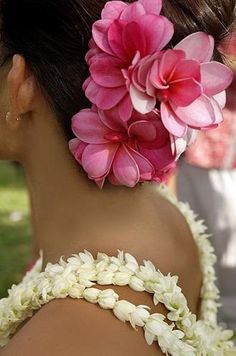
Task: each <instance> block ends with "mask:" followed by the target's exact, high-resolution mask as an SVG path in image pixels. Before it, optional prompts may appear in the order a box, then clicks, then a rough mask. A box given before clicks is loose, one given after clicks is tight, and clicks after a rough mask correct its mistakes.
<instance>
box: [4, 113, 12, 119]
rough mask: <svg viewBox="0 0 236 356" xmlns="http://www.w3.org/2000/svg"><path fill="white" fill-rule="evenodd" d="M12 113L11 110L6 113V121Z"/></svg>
mask: <svg viewBox="0 0 236 356" xmlns="http://www.w3.org/2000/svg"><path fill="white" fill-rule="evenodd" d="M10 115H11V112H10V111H8V112H7V113H6V118H5V119H6V121H7V120H8V119H9V117H10Z"/></svg>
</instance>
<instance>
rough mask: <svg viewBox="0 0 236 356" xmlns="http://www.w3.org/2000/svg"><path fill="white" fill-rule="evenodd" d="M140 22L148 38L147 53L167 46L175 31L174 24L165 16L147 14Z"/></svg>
mask: <svg viewBox="0 0 236 356" xmlns="http://www.w3.org/2000/svg"><path fill="white" fill-rule="evenodd" d="M138 23H139V25H140V28H141V32H142V34H143V36H144V38H145V39H146V55H149V54H153V53H155V52H157V51H159V50H161V49H162V48H163V47H165V46H166V45H167V43H169V41H170V40H171V38H172V36H173V33H174V28H173V24H172V23H171V22H170V21H169V20H167V19H166V18H165V17H163V16H156V15H145V16H142V17H141V19H140V20H139V21H138Z"/></svg>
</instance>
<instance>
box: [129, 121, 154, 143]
mask: <svg viewBox="0 0 236 356" xmlns="http://www.w3.org/2000/svg"><path fill="white" fill-rule="evenodd" d="M128 134H129V137H137V139H138V140H139V141H150V142H151V141H154V140H155V139H156V137H157V133H156V127H155V126H154V125H153V124H152V123H151V122H148V121H145V120H143V121H137V122H134V123H133V124H131V125H130V127H129V130H128Z"/></svg>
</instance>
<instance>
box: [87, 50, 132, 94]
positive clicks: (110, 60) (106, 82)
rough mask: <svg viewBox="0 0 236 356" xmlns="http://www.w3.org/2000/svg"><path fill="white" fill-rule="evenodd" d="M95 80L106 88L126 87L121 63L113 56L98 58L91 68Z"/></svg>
mask: <svg viewBox="0 0 236 356" xmlns="http://www.w3.org/2000/svg"><path fill="white" fill-rule="evenodd" d="M90 73H91V76H92V78H93V80H94V81H95V82H96V83H97V84H98V85H101V86H103V87H106V88H116V87H119V86H122V85H125V79H124V77H123V75H122V72H121V62H120V60H119V59H117V58H115V57H112V56H108V55H107V56H104V55H103V56H101V57H98V59H97V60H96V61H94V62H93V63H92V64H91V66H90Z"/></svg>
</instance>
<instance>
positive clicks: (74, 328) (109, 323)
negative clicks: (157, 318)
mask: <svg viewBox="0 0 236 356" xmlns="http://www.w3.org/2000/svg"><path fill="white" fill-rule="evenodd" d="M95 353H96V354H97V355H99V356H110V355H111V354H112V355H113V356H120V355H122V356H132V355H134V356H139V355H140V356H145V355H147V356H152V355H153V356H159V355H163V353H162V352H161V351H160V349H159V348H158V346H157V344H154V345H152V346H149V345H147V343H146V341H145V338H144V335H143V330H142V329H141V328H139V329H138V330H137V331H135V330H134V329H132V328H131V326H130V325H128V324H124V323H122V322H121V321H119V320H118V319H116V317H115V316H114V315H113V313H112V312H111V311H108V310H102V309H101V308H100V307H97V306H96V305H93V304H89V303H88V302H86V301H84V300H73V299H70V298H67V299H64V300H59V299H58V300H54V301H52V302H50V303H49V304H47V305H45V306H44V307H43V308H42V309H40V310H39V311H38V313H37V314H36V315H35V316H34V317H33V318H32V319H31V320H29V322H28V323H27V324H26V325H25V326H24V327H23V328H22V329H21V330H20V331H19V332H18V333H17V334H16V335H15V336H14V337H13V338H12V340H11V341H10V342H9V344H8V345H7V346H6V347H5V348H4V349H3V350H2V351H1V352H0V356H16V355H17V356H32V355H34V356H42V355H43V356H53V355H56V356H85V355H86V356H87V355H94V354H95Z"/></svg>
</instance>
